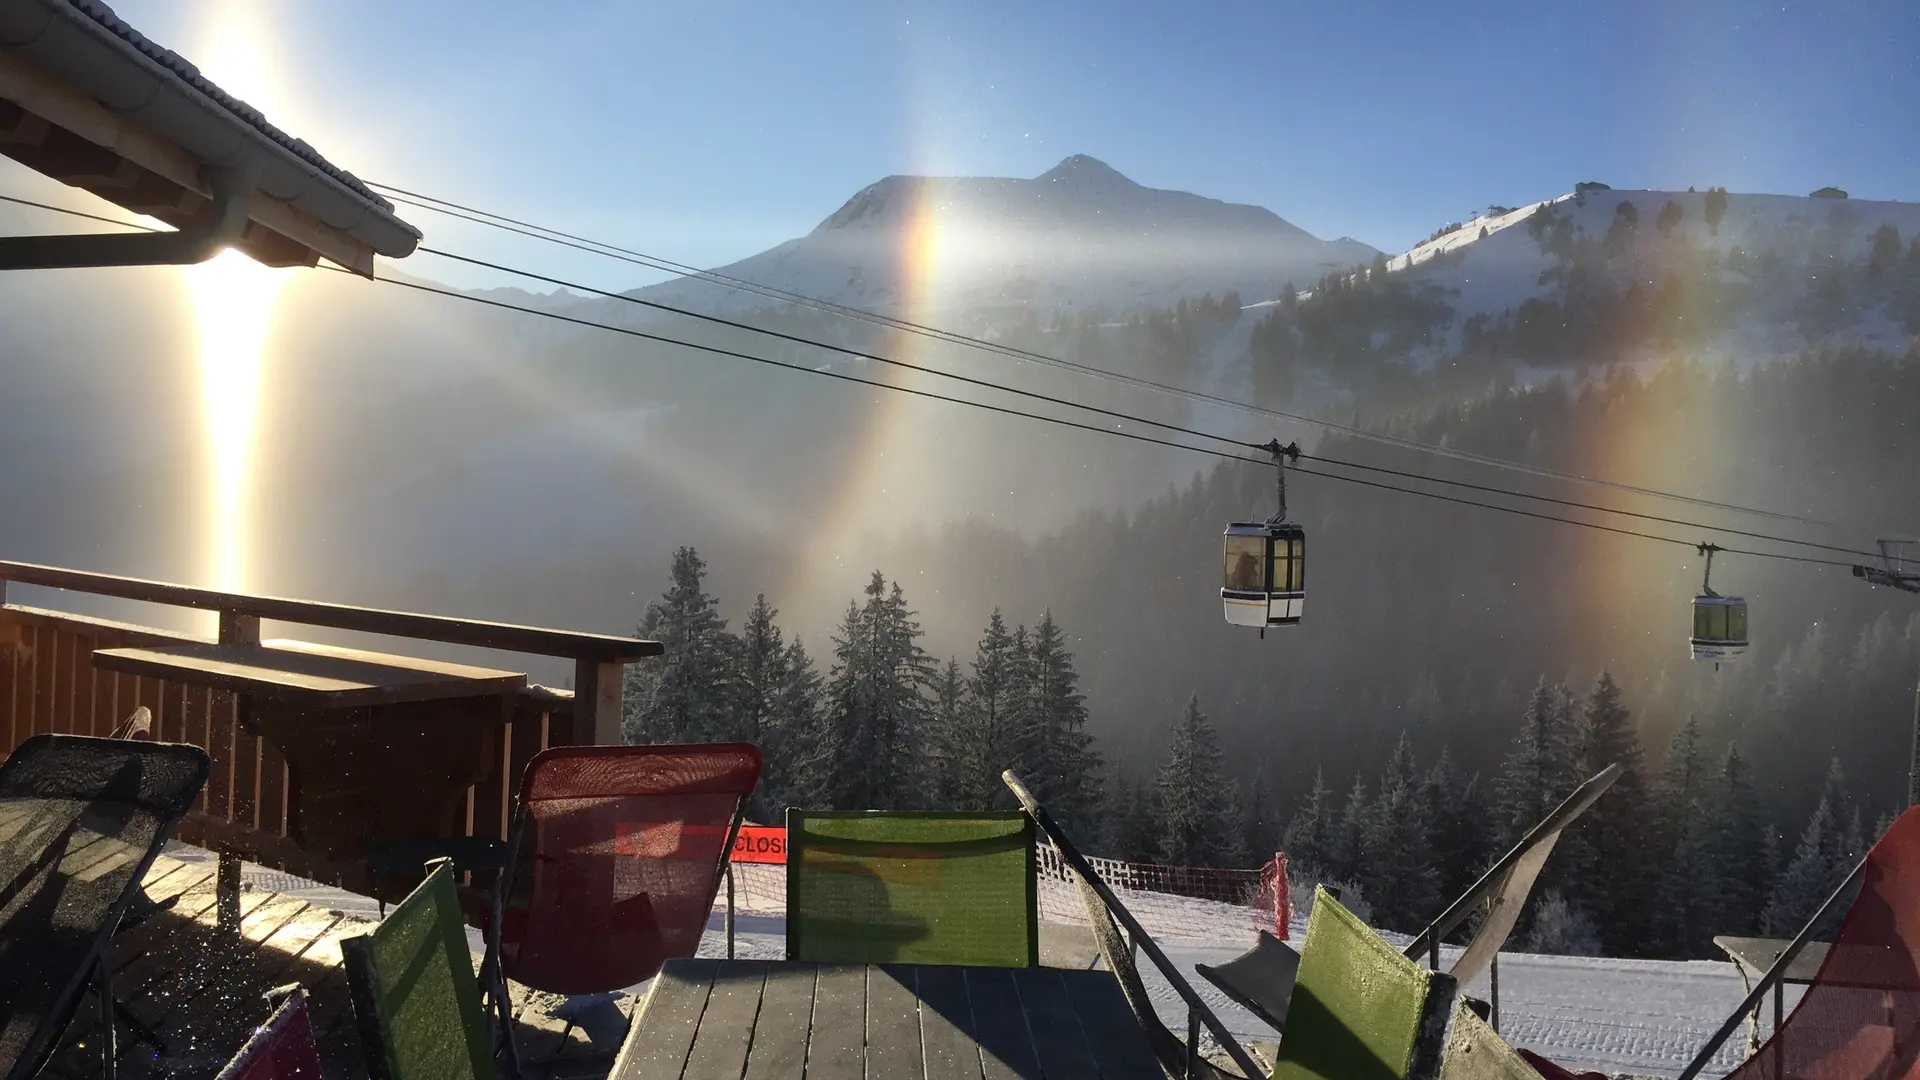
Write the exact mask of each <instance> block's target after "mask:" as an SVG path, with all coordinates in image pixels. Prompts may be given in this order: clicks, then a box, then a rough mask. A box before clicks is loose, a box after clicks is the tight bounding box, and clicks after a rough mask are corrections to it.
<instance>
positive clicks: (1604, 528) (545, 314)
mask: <svg viewBox="0 0 1920 1080" xmlns="http://www.w3.org/2000/svg"><path fill="white" fill-rule="evenodd" d="M0 200H4V201H7V202H13V203H19V204H23V205H29V206H34V207H37V208H40V209H45V210H51V211H55V212H58V213H63V214H69V215H73V216H76V217H83V218H90V219H92V220H97V221H103V222H108V223H111V224H116V225H121V226H125V227H128V228H136V229H144V230H147V231H158V230H154V229H152V228H151V227H150V226H147V225H144V224H141V223H138V222H127V221H115V220H114V219H111V218H105V217H100V216H98V215H93V214H88V213H85V212H82V211H77V210H71V209H68V208H65V207H58V206H51V205H47V204H42V203H35V202H31V201H30V200H25V199H19V198H15V197H12V196H4V195H0ZM476 261H477V260H476ZM504 269H505V270H506V272H508V273H514V274H519V275H522V276H527V277H532V278H536V279H541V280H552V279H547V278H544V276H543V275H539V274H534V273H532V272H530V271H522V270H517V269H514V268H510V267H509V268H504ZM340 272H341V273H346V271H344V270H343V271H340ZM375 280H376V281H378V282H379V283H381V284H386V285H394V286H399V287H401V288H405V289H410V290H414V291H418V292H423V293H429V294H433V295H436V296H443V297H447V298H449V299H453V300H460V301H465V302H467V303H473V304H479V305H483V306H486V307H491V308H497V309H502V310H506V311H513V312H518V313H521V314H524V315H531V316H535V317H538V318H543V319H548V320H552V321H558V322H565V323H569V324H573V325H576V326H582V327H588V328H593V329H598V330H604V331H607V332H610V333H615V334H621V335H625V336H629V337H635V338H640V339H643V340H647V341H653V342H657V343H660V344H665V345H671V346H677V347H680V348H685V349H691V350H694V351H698V352H705V353H709V354H713V355H720V356H727V357H731V358H735V359H741V360H748V361H752V362H754V363H758V364H763V365H767V366H771V367H779V368H786V369H788V370H791V371H795V372H800V373H803V374H810V375H822V376H825V377H828V378H831V379H835V380H838V381H842V382H848V383H856V384H859V385H863V386H870V387H873V388H875V389H881V390H890V391H894V392H896V393H904V394H909V395H913V396H916V397H923V398H928V399H931V400H936V401H944V402H948V403H951V404H956V405H965V406H970V407H972V408H977V409H983V410H986V411H989V412H995V413H1001V414H1003V415H1007V416H1015V417H1021V418H1024V419H1029V420H1036V421H1040V422H1043V423H1048V424H1053V425H1056V426H1061V427H1067V428H1073V429H1076V430H1081V431H1089V432H1095V433H1098V434H1103V435H1114V436H1118V437H1121V438H1125V439H1129V440H1132V441H1136V442H1141V443H1148V444H1152V445H1156V446H1163V447H1167V448H1170V449H1177V450H1188V451H1192V452H1194V453H1200V454H1206V455H1208V456H1211V457H1215V458H1220V459H1223V460H1227V461H1238V462H1243V463H1248V464H1266V463H1264V462H1260V461H1259V460H1257V459H1255V458H1250V457H1247V456H1245V455H1243V454H1235V453H1229V452H1226V451H1222V450H1215V449H1212V448H1209V447H1204V446H1194V445H1191V444H1189V443H1181V442H1175V441H1173V440H1170V439H1159V438H1154V437H1152V436H1149V435H1142V434H1140V433H1138V432H1130V431H1125V430H1121V429H1118V428H1108V427H1100V426H1096V425H1093V424H1087V423H1081V422H1078V421H1074V420H1068V419H1065V418H1063V417H1057V416H1048V415H1045V414H1043V413H1032V412H1025V411H1022V410H1018V409H1011V408H1008V407H1006V406H1002V405H995V404H992V403H989V402H983V401H974V400H970V399H967V398H960V397H954V396H952V395H947V394H940V393H936V392H934V391H930V390H921V389H917V388H914V387H905V386H897V385H894V384H891V383H885V382H880V381H878V380H871V379H862V378H858V377H856V376H852V375H847V374H844V373H842V372H835V371H831V370H826V369H821V368H812V367H806V366H804V365H800V364H789V363H785V362H783V361H779V360H774V359H771V358H768V357H763V356H758V355H755V354H752V353H746V352H740V351H738V350H732V349H726V348H722V347H719V346H715V345H708V344H703V343H700V342H693V341H686V340H683V339H679V338H674V337H672V336H670V335H664V334H654V333H649V332H646V331H642V330H636V329H633V328H631V327H623V326H615V325H611V324H608V323H601V322H596V321H593V320H591V319H583V318H579V317H577V316H572V315H566V314H563V313H560V312H554V311H543V310H540V309H537V308H528V307H521V306H519V305H516V304H510V303H506V302H505V301H500V300H494V299H491V298H488V297H482V296H475V295H472V294H469V293H464V292H461V291H458V290H455V289H447V288H440V287H438V286H434V285H428V284H424V283H420V282H414V281H406V280H401V279H397V278H390V277H387V278H376V279H375ZM561 284H562V286H563V287H574V288H580V289H582V290H584V291H590V292H602V290H595V289H590V288H589V287H586V286H572V285H567V284H566V283H561ZM612 295H616V296H617V295H618V294H612ZM741 328H742V329H754V328H753V327H750V326H742V327H741ZM814 344H816V345H817V347H820V348H828V349H836V351H846V350H838V348H837V347H835V346H829V345H825V344H820V343H814ZM876 359H883V358H876ZM888 362H890V363H896V364H900V365H901V366H905V367H909V368H914V369H915V370H921V371H924V372H927V373H929V374H936V375H947V374H948V373H945V372H940V371H938V370H936V369H928V368H920V367H918V366H917V365H912V364H906V363H905V362H903V361H888ZM950 377H954V378H959V379H962V380H963V381H968V382H975V383H978V384H979V385H982V386H986V387H990V388H992V389H997V390H1003V391H1006V392H1009V393H1016V394H1029V395H1030V396H1036V397H1042V398H1044V399H1046V400H1050V401H1055V402H1056V403H1058V404H1062V405H1066V406H1069V407H1073V408H1083V409H1088V410H1090V411H1094V412H1099V413H1102V414H1104V415H1111V416H1114V417H1116V418H1119V419H1124V420H1128V421H1132V422H1135V423H1140V424H1144V425H1148V426H1156V427H1173V425H1165V424H1161V423H1159V422H1156V421H1152V420H1148V419H1145V418H1143V417H1135V416H1130V415H1128V414H1124V413H1117V412H1113V411H1111V410H1104V409H1099V408H1096V407H1094V406H1085V405H1081V404H1079V403H1077V402H1072V401H1070V400H1066V399H1054V398H1051V397H1048V396H1047V395H1033V394H1031V392H1024V391H1019V390H1016V389H1014V388H1011V387H1003V386H1000V385H998V384H995V383H991V382H987V381H985V380H974V379H969V378H967V377H965V376H950ZM1175 430H1181V431H1185V430H1186V429H1179V428H1175ZM1194 434H1198V435H1201V436H1203V437H1206V438H1210V439H1215V440H1218V441H1223V442H1231V443H1233V444H1235V445H1238V446H1244V447H1247V448H1250V449H1256V450H1265V449H1267V444H1252V443H1240V442H1239V441H1238V440H1231V439H1225V438H1223V437H1221V436H1216V435H1211V434H1208V433H1205V432H1194ZM1303 456H1304V455H1303ZM1319 460H1320V461H1321V462H1322V463H1323V464H1335V465H1344V464H1347V463H1344V462H1338V461H1331V460H1328V459H1319ZM1294 471H1295V472H1298V473H1301V474H1303V475H1307V476H1318V477H1322V478H1325V479H1330V480H1338V481H1342V482H1344V483H1349V484H1357V485H1360V486H1362V487H1369V488H1376V489H1379V490H1383V491H1394V492H1399V493H1402V494H1407V495H1418V496H1422V497H1424V498H1428V499H1433V500H1437V501H1440V502H1447V503H1453V504H1456V505H1460V506H1467V507H1474V508H1478V509H1483V510H1493V511H1498V512H1500V513H1505V514H1513V515H1518V516H1521V517H1527V518H1533V519H1535V520H1539V521H1551V522H1558V523H1560V524H1565V525H1577V526H1580V527H1582V528H1587V529H1595V530H1598V531H1601V532H1608V533H1613V534H1615V535H1620V536H1631V537H1638V538H1640V539H1645V540H1656V541H1660V542H1662V543H1668V544H1678V545H1681V546H1683V547H1696V546H1697V545H1696V544H1695V542H1693V541H1689V540H1682V539H1679V538H1676V537H1670V536H1662V535H1659V534H1657V533H1649V532H1641V531H1639V530H1636V529H1627V528H1621V527H1619V526H1613V525H1606V524H1602V523H1599V522H1593V521H1583V520H1581V519H1579V518H1569V517H1559V516H1556V515H1553V514H1546V513H1541V512H1538V511H1533V510H1528V509H1525V508H1523V507H1515V506H1503V505H1500V504H1497V503H1488V502H1482V501H1479V500H1475V499H1466V498H1460V497H1457V496H1451V495H1445V494H1441V493H1439V492H1434V491H1423V490H1420V489H1418V488H1407V487H1399V486H1397V485H1393V484H1387V483H1382V482H1379V481H1373V480H1364V479H1361V478H1359V477H1354V476H1345V475H1342V474H1339V473H1330V472H1322V471H1317V470H1312V469H1303V468H1297V467H1296V468H1295V469H1294ZM1408 475H1412V474H1408ZM1414 478H1416V479H1425V480H1432V481H1433V482H1437V483H1447V482H1448V481H1441V480H1434V478H1428V477H1417V476H1415V477H1414ZM1486 490H1489V491H1493V492H1497V493H1499V494H1503V495H1508V496H1510V497H1514V498H1520V499H1538V498H1541V497H1539V496H1533V495H1529V494H1528V493H1525V492H1517V491H1508V490H1506V489H1500V488H1488V489H1486ZM1602 509H1604V508H1602ZM1613 512H1619V511H1613ZM1699 527H1700V528H1703V529H1707V530H1709V531H1732V530H1722V529H1720V528H1719V527H1718V526H1712V525H1700V526H1699ZM1751 535H1753V536H1755V537H1756V538H1759V539H1765V540H1768V541H1771V542H1775V543H1782V544H1804V543H1807V542H1806V541H1797V540H1794V539H1791V538H1788V537H1778V536H1770V535H1765V534H1757V533H1756V534H1751ZM1715 550H1716V551H1721V552H1726V553H1728V554H1735V555H1749V556H1754V557H1756V558H1768V559H1778V560H1782V561H1786V562H1797V563H1805V564H1808V565H1813V566H1838V567H1853V566H1855V565H1856V564H1853V563H1848V562H1841V561H1838V560H1833V559H1819V558H1812V557H1809V556H1804V555H1793V554H1788V553H1785V552H1769V551H1752V550H1745V549H1739V548H1726V547H1716V548H1715Z"/></svg>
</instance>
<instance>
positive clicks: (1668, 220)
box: [1653, 199, 1687, 236]
mask: <svg viewBox="0 0 1920 1080" xmlns="http://www.w3.org/2000/svg"><path fill="white" fill-rule="evenodd" d="M1686 216H1687V212H1686V211H1685V210H1682V209H1680V204H1679V203H1677V202H1674V201H1673V200H1672V199H1668V200H1667V205H1665V206H1663V207H1661V208H1660V216H1659V217H1657V218H1655V219H1654V221H1653V223H1654V224H1655V225H1656V226H1658V227H1659V229H1660V235H1662V236H1665V235H1667V234H1668V233H1671V232H1672V231H1673V228H1674V226H1676V225H1678V224H1680V220H1681V219H1682V218H1684V217H1686Z"/></svg>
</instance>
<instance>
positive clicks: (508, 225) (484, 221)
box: [371, 183, 1839, 528]
mask: <svg viewBox="0 0 1920 1080" xmlns="http://www.w3.org/2000/svg"><path fill="white" fill-rule="evenodd" d="M371 186H372V187H375V188H378V189H380V190H382V191H385V192H388V193H389V194H390V195H392V196H394V197H395V198H396V201H399V202H402V203H405V204H407V205H410V206H414V207H417V208H419V209H422V210H427V211H430V212H433V213H437V214H445V215H447V216H449V217H452V218H456V219H458V220H462V221H467V222H471V223H473V224H477V225H483V226H486V227H489V228H494V229H499V230H501V231H503V232H509V233H516V234H518V235H521V236H526V237H529V238H531V239H535V240H540V241H542V242H545V243H550V244H555V245H558V246H561V247H567V248H572V249H574V250H577V251H583V252H587V253H589V254H595V255H600V256H602V257H605V258H610V259H617V260H620V261H622V262H628V263H632V264H634V265H638V266H645V267H648V268H650V269H655V270H662V271H666V272H670V273H676V274H681V275H684V276H688V277H694V278H698V279H701V280H705V281H711V282H714V283H715V284H718V285H721V286H724V287H726V288H731V289H735V290H738V291H744V292H749V293H753V294H755V295H759V296H764V297H767V298H769V299H775V300H780V301H782V302H784V303H788V304H793V305H795V306H799V307H805V308H810V309H812V310H816V311H821V312H825V313H829V314H836V315H841V316H844V317H847V318H852V319H856V320H858V321H862V322H866V323H869V324H872V325H878V326H885V327H889V328H892V329H897V330H904V331H906V332H908V333H913V334H918V335H921V336H925V337H929V338H933V339H935V340H940V341H945V342H947V343H949V344H954V345H961V346H964V347H967V348H974V349H979V350H983V351H986V352H990V353H995V354H998V355H1001V356H1005V357H1009V358H1012V359H1016V360H1024V361H1030V362H1032V363H1037V364H1042V365H1047V366H1051V367H1056V368H1060V369H1063V370H1067V371H1074V372H1078V373H1080V374H1083V375H1087V376H1090V377H1093V378H1097V379H1105V380H1108V381H1112V382H1118V383H1122V384H1125V385H1129V386H1134V387H1138V388H1140V389H1146V390H1152V391H1155V392H1158V393H1165V394H1171V395H1174V396H1177V397H1182V398H1185V399H1187V400H1190V401H1196V402H1202V403H1206V404H1211V405H1217V406H1220V407H1223V408H1231V409H1236V410H1239V411H1241V412H1247V413H1253V414H1257V415H1261V416H1266V417H1270V418H1273V419H1280V420H1290V421H1293V422H1295V423H1301V424H1307V425H1310V426H1313V427H1318V428H1322V429H1325V430H1328V431H1335V432H1339V433H1341V434H1345V435H1350V436H1353V437H1355V438H1360V439H1366V440H1370V441H1374V442H1379V443H1382V444H1384V445H1388V446H1397V447H1400V448H1402V449H1407V450H1415V451H1420V452H1423V453H1430V454H1435V455H1439V456H1442V457H1448V458H1453V459H1455V460H1458V461H1465V462H1470V463H1474V464H1479V465H1485V466H1488V467H1491V468H1499V469H1508V470H1512V471H1515V472H1520V473H1523V474H1526V475H1531V476H1538V477H1542V478H1545V479H1552V480H1560V481H1565V482H1569V483H1581V484H1591V485H1595V486H1600V487H1608V488H1613V489H1614V490H1617V491H1625V492H1629V493H1632V494H1636V495H1643V496H1647V497H1649V498H1657V499H1668V500H1673V501H1677V502H1686V503H1692V504H1694V505H1697V506H1705V507H1711V508H1713V509H1717V510H1729V511H1733V512H1736V513H1743V514H1752V515H1755V516H1759V517H1769V518H1776V519H1779V520H1782V521H1797V522H1801V523H1803V524H1807V525H1820V526H1827V527H1836V528H1837V527H1839V526H1838V525H1837V524H1836V523H1835V522H1831V521H1827V520H1824V519H1821V518H1813V517H1806V516H1803V515H1799V514H1789V513H1784V512H1781V511H1777V510H1766V509H1761V508H1759V507H1751V506H1742V505H1740V504H1738V503H1727V502H1719V501H1716V500H1713V499H1706V498H1701V497H1699V496H1694V495H1685V494H1681V493H1679V492H1672V491H1662V490H1660V489H1658V488H1648V487H1642V486H1639V485H1635V484H1627V483H1622V482H1620V481H1616V480H1607V479H1605V478H1602V477H1592V476H1582V475H1580V474H1578V473H1566V472H1560V471H1558V470H1554V469H1547V468H1543V467H1540V466H1536V465H1528V464H1526V463H1524V462H1518V461H1510V460H1507V459H1505V458H1497V457H1492V456H1490V455H1485V454H1475V453H1472V452H1470V451H1464V450H1458V449H1455V448H1452V447H1446V446H1437V445H1435V444H1432V443H1423V442H1419V441H1417V440H1413V439H1406V438H1401V437H1399V436H1395V435H1389V434H1386V433H1385V432H1379V431H1373V430H1370V429H1368V428H1364V427H1360V426H1359V425H1357V424H1342V423H1339V422H1338V421H1333V420H1325V419H1321V418H1319V417H1313V416H1306V415H1303V414H1298V413H1290V412H1286V411H1284V410H1279V409H1272V408H1267V407H1265V406H1259V405H1253V404H1249V403H1247V402H1242V401H1235V400H1233V399H1232V398H1226V397H1220V396H1218V395H1215V394H1207V393H1204V392H1201V391H1198V390H1191V389H1188V388H1186V387H1180V386H1173V385H1170V384H1167V383H1161V382H1155V381H1153V380H1151V379H1143V378H1140V377H1138V376H1133V375H1126V374H1123V373H1121V372H1116V371H1108V370H1106V369H1104V368H1098V367H1094V366H1092V365H1089V364H1080V363H1076V362H1074V361H1071V360H1065V359H1061V358H1059V357H1053V356H1048V355H1046V354H1045V353H1038V352H1033V351H1031V350H1027V349H1021V348H1018V347H1015V346H1011V345H1005V344H1001V343H999V342H993V341H987V340H984V339H982V338H975V337H970V336H968V335H965V334H961V333H958V332H956V331H952V330H943V329H941V328H939V327H933V326H926V325H923V324H920V323H915V322H912V321H909V320H906V319H900V318H896V317H894V316H890V315H882V314H879V313H877V312H870V311H865V310H862V309H860V308H856V307H849V306H847V305H844V304H836V303H834V302H832V301H829V300H820V299H816V298H814V297H809V296H807V295H805V294H803V293H798V292H793V291H791V290H787V289H781V288H777V287H775V286H771V285H762V284H759V283H757V282H752V281H747V280H745V279H743V278H736V277H731V276H729V275H726V274H721V273H718V272H716V271H713V270H703V269H700V268H699V267H695V266H691V265H689V264H686V263H681V262H676V261H674V260H672V259H668V258H665V257H662V256H657V255H649V254H646V253H645V252H640V251H635V250H633V249H631V248H625V247H621V246H619V245H616V244H610V243H607V242H605V241H600V240H593V239H590V238H587V237H582V236H577V235H575V234H573V233H568V232H564V231H561V230H558V229H553V228H549V227H547V226H543V225H538V224H534V223H531V222H527V221H523V220H520V219H517V218H512V217H508V216H506V215H504V214H497V213H493V212H492V211H487V210H481V209H478V208H475V207H471V206H466V205H463V204H461V203H456V202H453V201H451V200H448V199H441V198H438V197H437V196H432V195H424V194H421V193H419V192H413V191H408V190H407V189H405V188H400V187H395V186H393V185H390V184H381V183H372V184H371Z"/></svg>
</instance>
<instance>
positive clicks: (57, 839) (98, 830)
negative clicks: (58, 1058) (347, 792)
mask: <svg viewBox="0 0 1920 1080" xmlns="http://www.w3.org/2000/svg"><path fill="white" fill-rule="evenodd" d="M207 769H208V760H207V754H206V751H204V750H202V749H200V748H199V747H197V746H183V745H175V744H170V743H153V742H135V741H129V740H124V739H91V738H83V737H81V736H77V735H36V736H34V737H33V738H31V739H28V740H27V741H26V742H23V743H21V744H20V746H19V747H18V748H16V749H15V750H14V751H13V753H12V754H11V755H10V756H9V757H8V758H7V759H6V761H5V763H3V764H0V1077H5V1078H6V1080H25V1078H26V1077H31V1076H33V1075H35V1074H36V1073H38V1072H39V1071H40V1070H41V1069H42V1068H43V1067H45V1065H46V1063H47V1061H48V1059H49V1058H51V1057H52V1056H53V1053H54V1051H55V1049H56V1048H57V1047H58V1045H59V1042H60V1036H61V1034H62V1033H63V1032H64V1031H65V1030H66V1028H67V1025H68V1023H69V1022H70V1021H71V1020H72V1019H73V1017H74V1015H75V1014H76V1012H77V1011H78V1010H79V1007H80V1002H81V1000H82V999H83V998H84V997H85V995H86V992H87V990H88V989H89V988H91V989H92V990H93V991H94V993H95V994H96V995H97V997H98V1000H99V1006H100V1015H101V1027H102V1032H101V1034H102V1038H101V1053H102V1055H103V1057H102V1073H103V1074H104V1075H106V1076H108V1077H112V1076H113V1075H114V1062H115V1058H116V1057H117V1052H116V1049H115V1045H114V1044H115V1040H114V1034H113V1032H114V1016H115V1013H116V1011H117V1010H116V1008H115V1006H116V1002H115V1001H114V997H113V986H112V981H111V979H112V969H111V967H110V965H109V964H108V962H107V956H106V947H107V943H108V942H109V941H111V940H112V939H113V935H114V933H115V932H116V931H117V930H118V928H119V926H120V924H121V921H122V920H123V919H124V918H125V917H126V916H127V914H128V912H129V910H130V909H131V908H132V907H133V905H134V904H135V897H137V896H140V895H141V890H140V882H141V879H143V878H144V877H146V874H147V870H148V868H150V867H151V866H152V865H153V860H154V858H155V857H156V856H157V855H159V853H160V849H161V847H163V846H164V845H165V844H166V842H167V837H168V836H169V835H170V834H171V833H172V831H173V827H174V826H175V825H176V824H178V822H179V821H180V818H181V817H182V816H183V815H185V814H186V812H187V810H188V808H189V807H191V806H192V805H193V801H194V799H195V798H197V797H198V796H199V794H200V789H201V788H202V787H203V786H205V784H206V782H207Z"/></svg>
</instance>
